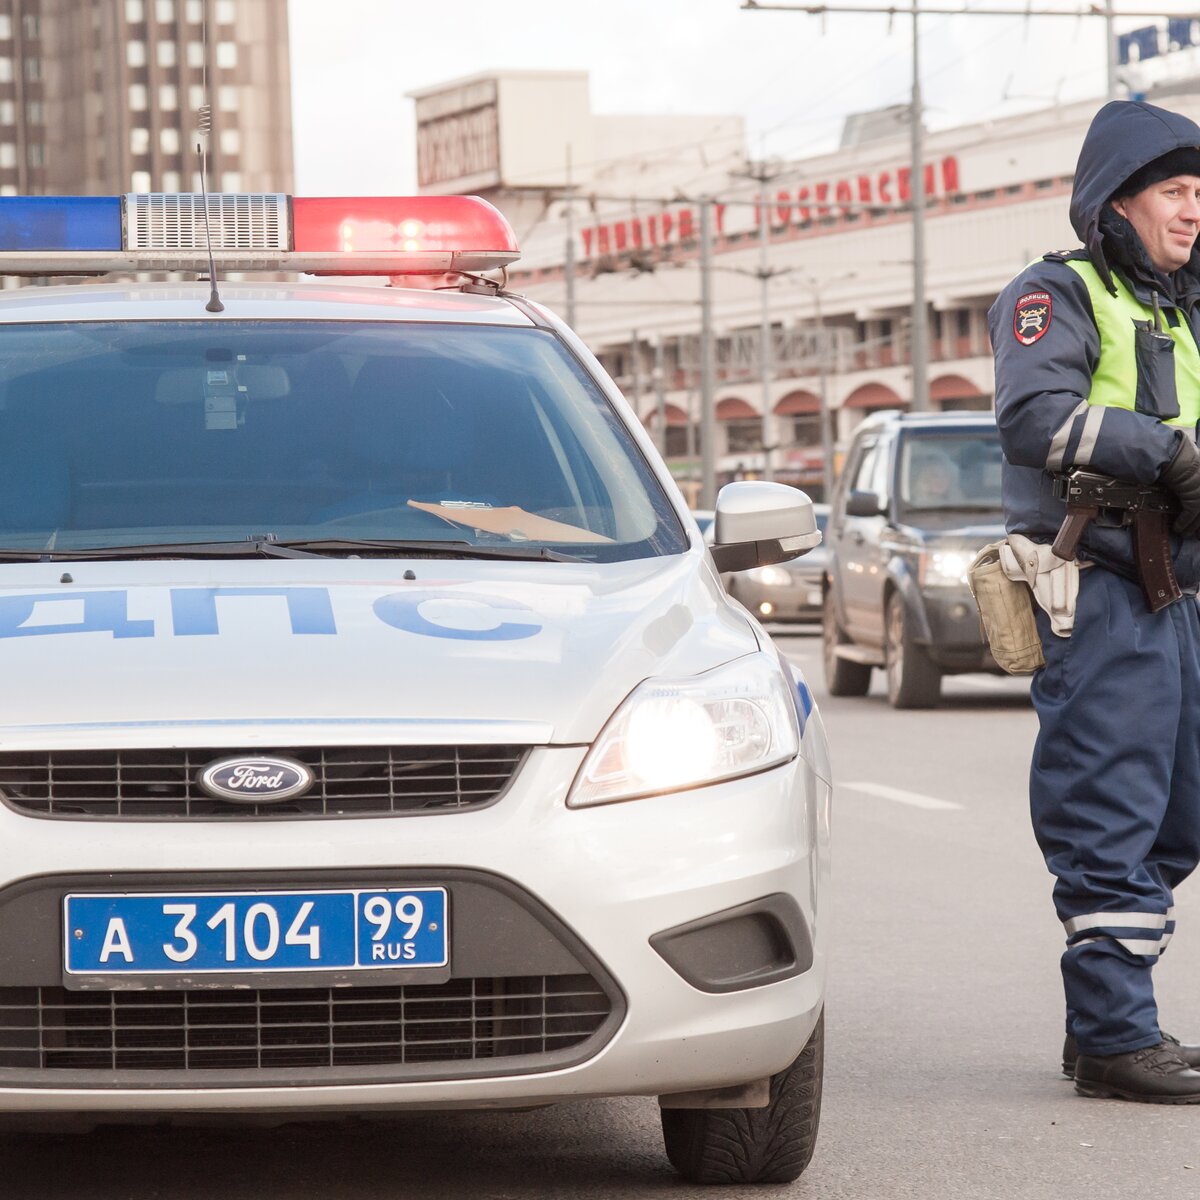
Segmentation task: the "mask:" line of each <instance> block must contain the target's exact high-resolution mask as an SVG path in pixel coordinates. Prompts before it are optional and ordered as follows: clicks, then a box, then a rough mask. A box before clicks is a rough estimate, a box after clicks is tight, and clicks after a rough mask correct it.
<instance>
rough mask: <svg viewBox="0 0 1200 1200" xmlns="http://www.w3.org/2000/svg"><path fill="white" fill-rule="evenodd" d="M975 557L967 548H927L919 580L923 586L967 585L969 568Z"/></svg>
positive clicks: (923, 555)
mask: <svg viewBox="0 0 1200 1200" xmlns="http://www.w3.org/2000/svg"><path fill="white" fill-rule="evenodd" d="M974 557H975V556H974V555H973V554H971V553H969V552H968V551H966V550H925V551H923V552H922V554H921V564H920V570H919V573H918V580H919V582H920V584H921V585H922V587H966V586H967V568H968V567H969V566H970V565H971V560H972V559H973V558H974Z"/></svg>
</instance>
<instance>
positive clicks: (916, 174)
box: [909, 0, 929, 412]
mask: <svg viewBox="0 0 1200 1200" xmlns="http://www.w3.org/2000/svg"><path fill="white" fill-rule="evenodd" d="M918 12H919V10H918V8H917V0H912V112H911V113H910V119H909V129H910V131H911V133H912V161H911V163H910V164H909V166H910V170H911V172H912V184H911V189H912V257H913V298H912V320H911V325H912V333H911V337H910V339H909V341H910V351H911V353H910V359H911V362H912V401H911V408H912V411H913V412H924V411H925V410H926V409H928V408H929V318H928V314H927V313H926V311H925V136H924V135H925V116H924V107H923V104H922V100H921V38H920V35H919V33H918V30H917V18H918Z"/></svg>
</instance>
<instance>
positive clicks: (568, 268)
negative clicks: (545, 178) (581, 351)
mask: <svg viewBox="0 0 1200 1200" xmlns="http://www.w3.org/2000/svg"><path fill="white" fill-rule="evenodd" d="M566 251H567V252H566V257H565V258H564V259H563V277H564V279H565V281H566V285H567V324H568V325H570V327H571V328H572V329H574V328H575V196H574V191H573V189H572V185H571V144H570V143H569V142H568V143H567V247H566Z"/></svg>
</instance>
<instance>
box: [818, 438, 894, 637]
mask: <svg viewBox="0 0 1200 1200" xmlns="http://www.w3.org/2000/svg"><path fill="white" fill-rule="evenodd" d="M890 444H891V443H890V439H888V438H886V437H882V436H878V435H876V436H871V437H868V438H864V440H863V441H862V443H860V446H859V455H858V456H857V459H856V461H855V462H851V463H850V464H848V467H849V470H848V475H847V489H846V492H845V494H844V495H843V496H842V502H841V504H840V505H839V506H838V508H839V517H840V520H839V521H838V525H837V529H836V531H835V534H834V536H833V539H832V544H833V549H834V552H835V553H836V555H837V576H838V583H839V585H840V588H841V605H842V610H841V617H842V620H843V621H844V622H845V630H846V632H847V633H848V634H849V635H850V636H851V637H852V638H853V639H854V640H855V641H862V642H870V643H875V642H878V641H879V638H880V629H881V626H880V622H879V617H878V614H877V613H875V612H874V611H873V610H874V608H876V607H878V605H879V603H880V600H879V596H880V594H881V590H882V586H883V583H882V577H881V567H882V559H881V555H880V550H879V542H880V538H881V535H882V533H883V530H884V527H885V523H886V518H885V517H884V516H882V515H880V514H876V515H875V516H853V515H851V514H849V513H847V512H846V502H847V500H848V499H849V497H850V495H852V494H853V493H855V492H865V493H868V494H870V495H873V496H875V497H876V498H877V500H878V502H879V507H880V508H882V507H884V506H885V505H886V503H887V486H886V479H887V466H888V462H889V460H890V453H889V449H890Z"/></svg>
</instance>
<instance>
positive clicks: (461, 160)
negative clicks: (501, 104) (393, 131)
mask: <svg viewBox="0 0 1200 1200" xmlns="http://www.w3.org/2000/svg"><path fill="white" fill-rule="evenodd" d="M416 116H417V180H418V182H419V183H420V186H421V187H423V188H426V187H437V186H443V185H446V184H451V183H458V182H460V181H466V180H470V181H471V185H472V186H474V187H487V186H493V185H495V184H498V183H499V182H500V177H501V172H500V133H499V108H498V105H497V100H496V81H495V80H494V79H492V80H484V81H481V82H477V83H473V84H467V85H464V86H462V87H457V88H450V89H449V90H447V91H445V92H437V93H436V94H434V95H432V96H422V97H421V98H420V99H418V100H417V113H416Z"/></svg>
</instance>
